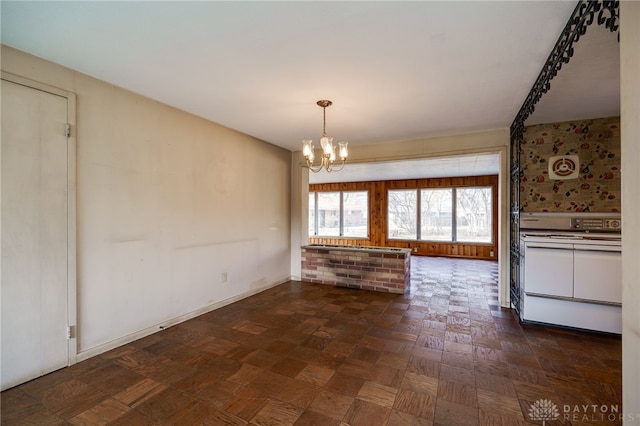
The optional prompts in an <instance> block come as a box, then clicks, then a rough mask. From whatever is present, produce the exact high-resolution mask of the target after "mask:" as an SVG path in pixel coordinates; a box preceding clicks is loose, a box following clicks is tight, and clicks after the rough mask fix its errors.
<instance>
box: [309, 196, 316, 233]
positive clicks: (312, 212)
mask: <svg viewBox="0 0 640 426" xmlns="http://www.w3.org/2000/svg"><path fill="white" fill-rule="evenodd" d="M315 234H316V193H315V192H310V193H309V236H313V235H315Z"/></svg>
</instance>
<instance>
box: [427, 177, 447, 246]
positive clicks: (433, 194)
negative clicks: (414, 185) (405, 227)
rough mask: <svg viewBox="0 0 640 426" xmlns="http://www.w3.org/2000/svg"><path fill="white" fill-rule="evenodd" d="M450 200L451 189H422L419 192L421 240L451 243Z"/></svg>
mask: <svg viewBox="0 0 640 426" xmlns="http://www.w3.org/2000/svg"><path fill="white" fill-rule="evenodd" d="M452 199H453V190H452V189H423V190H421V191H420V209H421V215H420V239H421V240H430V241H453V238H452V232H453V221H452V220H451V218H452V217H451V206H452V203H451V200H452Z"/></svg>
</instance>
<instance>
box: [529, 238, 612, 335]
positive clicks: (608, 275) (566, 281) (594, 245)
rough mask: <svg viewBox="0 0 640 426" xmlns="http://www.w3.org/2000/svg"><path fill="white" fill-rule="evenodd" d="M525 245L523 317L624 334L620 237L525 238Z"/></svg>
mask: <svg viewBox="0 0 640 426" xmlns="http://www.w3.org/2000/svg"><path fill="white" fill-rule="evenodd" d="M521 247H522V248H523V249H524V250H522V251H521V253H522V255H523V256H522V259H523V263H522V265H521V268H522V271H521V272H522V278H523V279H522V282H521V285H522V310H521V316H522V319H523V320H525V321H534V322H541V323H548V324H555V325H561V326H567V327H576V328H582V329H588V330H596V331H604V332H609V333H621V330H622V313H621V312H622V309H621V303H622V276H621V275H622V254H621V247H620V242H619V240H618V241H617V242H610V241H609V242H605V243H602V244H598V242H597V241H591V240H585V241H582V240H574V241H568V240H567V241H562V240H560V239H556V240H554V241H551V239H549V238H529V239H527V238H525V239H523V240H522V242H521Z"/></svg>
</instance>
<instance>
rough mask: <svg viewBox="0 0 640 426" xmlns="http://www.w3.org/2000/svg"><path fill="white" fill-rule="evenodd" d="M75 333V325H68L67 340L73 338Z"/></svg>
mask: <svg viewBox="0 0 640 426" xmlns="http://www.w3.org/2000/svg"><path fill="white" fill-rule="evenodd" d="M73 338H74V335H73V326H72V325H69V326H67V340H70V339H73Z"/></svg>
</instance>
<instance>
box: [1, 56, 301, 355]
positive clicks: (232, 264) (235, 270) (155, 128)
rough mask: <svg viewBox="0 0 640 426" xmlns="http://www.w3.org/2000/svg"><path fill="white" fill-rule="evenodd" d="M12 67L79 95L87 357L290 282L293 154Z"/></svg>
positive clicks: (34, 67) (83, 350) (81, 288)
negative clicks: (224, 275)
mask: <svg viewBox="0 0 640 426" xmlns="http://www.w3.org/2000/svg"><path fill="white" fill-rule="evenodd" d="M2 70H3V71H5V72H9V73H12V74H17V75H20V76H22V77H25V78H29V79H32V80H35V81H38V82H42V83H45V84H48V85H51V86H54V87H58V88H60V89H64V90H68V91H70V92H73V93H75V94H76V96H77V129H73V131H75V132H77V133H76V135H77V232H78V238H77V249H78V275H77V277H78V278H77V280H78V281H77V290H78V299H77V303H78V324H77V326H78V328H77V330H78V352H79V356H78V358H79V359H82V358H86V357H88V356H91V355H94V354H96V353H100V352H103V351H105V350H107V349H110V348H112V347H116V346H118V345H120V344H123V343H126V342H128V341H131V340H134V339H135V338H139V337H141V336H143V335H146V334H149V333H152V332H154V331H157V330H159V328H160V326H166V325H170V324H173V323H175V322H178V321H181V320H184V319H187V318H189V317H191V316H194V315H196V314H197V313H200V312H203V311H206V310H209V309H211V308H213V307H216V306H220V305H221V304H224V303H227V302H228V301H229V300H235V299H238V298H241V297H243V296H246V295H249V294H252V293H255V292H257V291H259V290H262V289H265V288H268V287H270V286H273V285H275V284H278V283H281V282H283V281H286V280H288V279H289V275H290V256H291V253H290V217H289V214H290V211H291V209H290V198H291V197H290V180H291V176H290V174H291V153H290V152H289V151H286V150H284V149H281V148H278V147H275V146H273V145H270V144H267V143H265V142H262V141H260V140H257V139H254V138H252V137H249V136H247V135H244V134H241V133H239V132H237V131H234V130H231V129H228V128H225V127H223V126H220V125H218V124H215V123H212V122H209V121H206V120H203V119H201V118H198V117H195V116H193V115H190V114H188V113H185V112H182V111H179V110H176V109H174V108H171V107H168V106H166V105H164V104H161V103H159V102H155V101H152V100H150V99H147V98H144V97H142V96H139V95H136V94H134V93H131V92H128V91H125V90H123V89H120V88H117V87H114V86H112V85H109V84H106V83H104V82H102V81H99V80H97V79H94V78H91V77H88V76H86V75H83V74H81V73H78V72H75V71H73V70H70V69H67V68H63V67H60V66H57V65H55V64H52V63H50V62H47V61H44V60H41V59H38V58H35V57H33V56H30V55H27V54H24V53H22V52H19V51H16V50H14V49H11V48H8V47H6V46H3V47H2ZM223 273H227V282H224V283H223V282H222V281H223V280H222V274H223Z"/></svg>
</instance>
